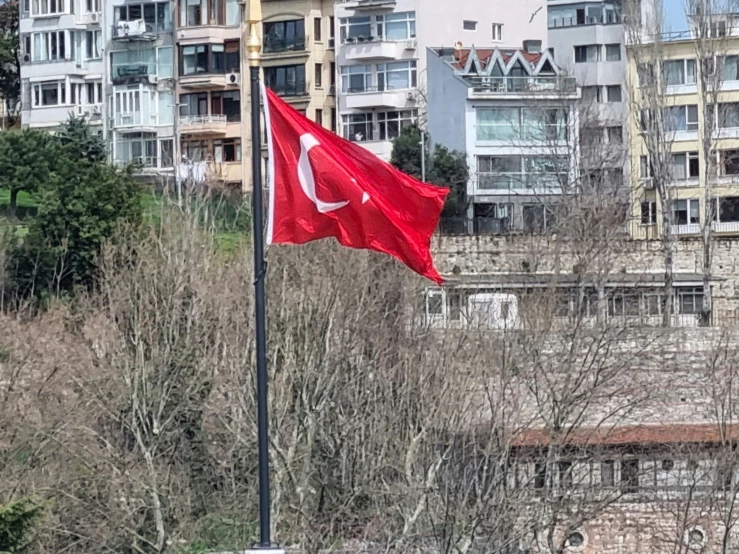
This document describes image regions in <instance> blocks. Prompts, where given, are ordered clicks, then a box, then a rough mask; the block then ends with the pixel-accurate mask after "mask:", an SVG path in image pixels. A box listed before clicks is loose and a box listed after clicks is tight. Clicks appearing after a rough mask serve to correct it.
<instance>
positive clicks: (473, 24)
mask: <svg viewBox="0 0 739 554" xmlns="http://www.w3.org/2000/svg"><path fill="white" fill-rule="evenodd" d="M462 28H463V29H464V30H465V31H477V21H468V20H465V21H463V22H462Z"/></svg>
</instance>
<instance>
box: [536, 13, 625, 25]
mask: <svg viewBox="0 0 739 554" xmlns="http://www.w3.org/2000/svg"><path fill="white" fill-rule="evenodd" d="M619 23H623V18H622V17H621V14H618V13H615V12H614V13H609V14H606V15H602V16H599V17H555V18H554V19H550V20H549V28H550V29H560V28H563V27H580V26H584V25H617V24H619Z"/></svg>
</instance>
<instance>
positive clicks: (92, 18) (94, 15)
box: [89, 12, 100, 23]
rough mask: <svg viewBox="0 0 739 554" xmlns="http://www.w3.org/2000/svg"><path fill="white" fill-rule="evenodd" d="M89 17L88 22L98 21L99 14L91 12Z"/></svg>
mask: <svg viewBox="0 0 739 554" xmlns="http://www.w3.org/2000/svg"><path fill="white" fill-rule="evenodd" d="M89 17H90V23H99V22H100V14H99V13H97V12H92V13H91V14H90V16H89Z"/></svg>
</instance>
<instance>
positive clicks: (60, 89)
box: [19, 0, 108, 132]
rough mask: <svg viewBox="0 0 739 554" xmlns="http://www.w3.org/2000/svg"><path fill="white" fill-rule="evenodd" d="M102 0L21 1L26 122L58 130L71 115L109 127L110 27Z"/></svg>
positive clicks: (22, 119)
mask: <svg viewBox="0 0 739 554" xmlns="http://www.w3.org/2000/svg"><path fill="white" fill-rule="evenodd" d="M101 4H102V2H101V0H38V1H31V0H25V1H21V2H20V26H19V27H20V41H21V122H22V125H23V126H24V127H34V128H42V129H48V130H51V131H53V130H54V129H55V128H57V127H58V126H59V125H60V124H61V123H63V122H64V121H66V120H67V119H69V117H70V115H73V116H78V117H81V116H85V117H87V118H88V121H89V122H90V124H91V125H93V126H94V127H95V128H97V129H98V130H99V131H100V132H102V131H103V127H104V118H105V112H104V109H103V104H104V97H105V73H106V71H105V63H104V59H103V51H104V47H105V43H106V40H107V38H108V30H107V29H106V28H105V26H104V25H103V15H102V11H101Z"/></svg>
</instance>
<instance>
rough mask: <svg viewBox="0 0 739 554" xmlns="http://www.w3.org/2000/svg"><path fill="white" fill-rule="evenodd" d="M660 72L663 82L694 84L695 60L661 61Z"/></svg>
mask: <svg viewBox="0 0 739 554" xmlns="http://www.w3.org/2000/svg"><path fill="white" fill-rule="evenodd" d="M662 72H663V74H664V79H665V84H666V85H667V86H674V85H694V84H695V82H696V81H695V60H666V61H664V62H662Z"/></svg>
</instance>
